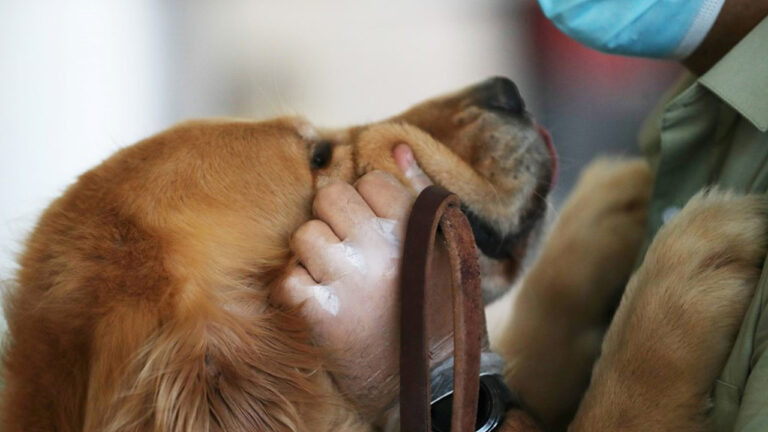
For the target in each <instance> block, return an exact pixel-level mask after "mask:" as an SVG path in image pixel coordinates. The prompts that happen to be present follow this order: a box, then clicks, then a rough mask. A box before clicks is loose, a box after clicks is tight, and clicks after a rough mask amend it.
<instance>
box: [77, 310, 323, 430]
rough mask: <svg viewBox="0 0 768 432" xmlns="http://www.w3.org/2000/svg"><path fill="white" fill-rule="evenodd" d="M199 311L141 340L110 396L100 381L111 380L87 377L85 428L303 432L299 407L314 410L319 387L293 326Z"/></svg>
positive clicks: (264, 317)
mask: <svg viewBox="0 0 768 432" xmlns="http://www.w3.org/2000/svg"><path fill="white" fill-rule="evenodd" d="M205 309H208V310H207V311H206V312H205V313H203V314H189V316H186V317H184V318H181V317H176V318H175V319H174V320H172V321H170V322H168V323H167V324H165V325H163V326H162V327H161V328H160V329H159V330H156V331H155V332H153V333H152V334H150V335H148V337H147V338H146V340H145V341H144V346H143V348H142V349H139V354H138V356H137V357H136V358H134V359H133V360H132V361H131V362H130V365H129V366H128V367H127V369H126V371H125V374H124V376H123V377H122V378H121V379H120V380H119V381H118V382H119V384H118V386H117V388H116V389H115V391H108V389H109V388H110V385H109V383H108V382H101V380H108V379H110V375H111V374H109V373H98V370H94V374H93V375H92V376H91V379H90V382H89V397H88V399H89V402H88V407H87V410H86V413H87V414H86V416H87V418H86V427H85V429H84V430H87V431H97V430H98V431H107V432H112V431H115V432H116V431H170V430H209V431H219V430H221V431H253V430H305V425H304V424H303V421H304V419H305V418H306V416H303V415H302V412H301V411H300V408H301V405H303V404H304V403H307V404H309V403H313V404H317V403H318V398H322V397H323V395H322V393H323V391H324V389H323V386H322V385H319V384H318V376H319V375H320V374H318V373H316V372H317V371H318V370H319V369H320V368H321V365H320V364H319V360H318V359H319V358H320V356H318V355H317V353H313V352H311V351H312V350H313V348H312V347H311V346H310V345H308V344H304V343H303V342H300V341H301V340H303V339H304V337H303V332H302V328H301V327H302V326H301V323H298V322H296V321H295V319H294V318H291V317H289V316H286V315H283V314H281V313H280V312H264V311H262V312H261V313H256V312H254V311H247V313H243V312H246V311H233V310H231V309H230V308H227V309H225V308H218V307H213V306H212V305H210V304H209V305H207V307H206V308H205ZM238 312H239V313H238ZM251 313H253V314H251ZM123 331H125V330H123V328H121V326H120V325H119V323H117V325H116V326H114V327H113V332H112V334H111V335H108V336H109V337H110V338H111V339H112V340H114V341H118V340H120V338H121V337H122V336H121V335H120V334H119V333H121V332H123ZM102 336H107V335H102ZM101 354H102V355H104V353H101ZM97 357H98V353H97ZM112 361H114V360H112ZM96 369H98V365H96ZM100 392H103V393H105V394H99V393H100Z"/></svg>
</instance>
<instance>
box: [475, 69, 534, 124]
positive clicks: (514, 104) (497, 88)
mask: <svg viewBox="0 0 768 432" xmlns="http://www.w3.org/2000/svg"><path fill="white" fill-rule="evenodd" d="M474 93H475V101H476V104H477V105H478V106H480V107H482V108H486V109H490V110H494V111H500V112H503V113H505V114H511V115H520V114H522V113H523V112H524V111H525V103H524V102H523V97H522V96H520V91H519V90H518V89H517V86H516V85H515V83H513V82H512V81H511V80H510V79H508V78H504V77H495V78H491V79H489V80H487V81H485V82H482V83H480V84H479V85H478V86H477V87H476V88H475V89H474Z"/></svg>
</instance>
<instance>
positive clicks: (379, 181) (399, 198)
mask: <svg viewBox="0 0 768 432" xmlns="http://www.w3.org/2000/svg"><path fill="white" fill-rule="evenodd" d="M355 187H356V188H357V190H358V191H359V192H360V195H361V196H362V197H363V199H364V200H365V202H367V203H368V205H369V206H371V208H372V209H373V212H374V213H376V215H377V216H379V217H380V218H385V219H392V220H396V221H398V222H405V221H406V220H407V218H408V214H409V213H410V211H411V206H413V193H412V192H410V191H409V190H408V189H406V187H405V186H403V184H402V183H400V182H399V181H398V180H397V179H396V178H395V177H394V176H392V175H391V174H388V173H385V172H383V171H373V172H370V173H368V174H366V175H364V176H363V177H361V178H360V180H358V181H357V184H356V185H355Z"/></svg>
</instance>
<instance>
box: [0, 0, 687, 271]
mask: <svg viewBox="0 0 768 432" xmlns="http://www.w3.org/2000/svg"><path fill="white" fill-rule="evenodd" d="M679 72H680V70H679V69H678V68H677V66H675V65H673V64H669V63H662V62H652V61H646V60H637V59H628V58H620V57H611V56H607V55H603V54H599V53H597V52H595V51H591V50H589V49H586V48H583V47H581V46H579V45H577V44H576V43H575V42H571V41H570V40H568V39H567V38H566V37H565V36H563V35H562V34H560V33H559V32H558V31H557V30H555V29H554V27H552V25H551V24H549V23H548V22H547V21H546V19H544V18H543V16H542V15H541V12H540V11H539V9H538V6H537V4H536V2H535V1H534V0H506V1H502V0H472V1H469V0H463V1H459V0H422V1H419V2H414V1H409V0H388V1H366V2H361V1H353V0H324V1H318V0H314V1H312V0H281V1H279V2H278V1H268V0H258V1H257V0H220V1H215V2H213V1H207V0H166V1H150V0H91V1H86V0H69V1H67V2H56V1H25V0H2V1H0V185H2V187H1V188H0V281H1V280H5V279H9V278H12V276H13V271H14V269H15V265H14V257H15V255H16V254H18V253H19V252H20V251H21V249H22V243H23V240H24V238H25V236H26V235H27V234H28V233H29V231H30V230H31V229H32V227H33V226H34V223H35V220H36V219H37V217H38V216H39V214H40V212H41V211H42V210H43V209H44V208H45V207H46V205H47V204H48V203H49V202H50V201H51V200H52V199H54V198H55V197H57V196H58V195H60V194H61V192H62V191H63V190H64V189H65V188H66V187H67V185H68V184H70V183H72V182H73V181H74V180H75V178H76V176H77V175H78V174H80V173H82V172H83V171H85V170H87V169H88V168H89V167H92V166H93V165H95V164H97V163H98V162H99V161H101V160H102V159H104V158H105V157H107V156H108V155H110V154H111V153H113V152H114V151H115V150H117V149H119V148H120V147H123V146H126V145H129V144H131V143H133V142H135V141H137V140H139V139H141V138H143V137H146V136H148V135H150V134H153V133H155V132H157V131H159V130H161V129H164V128H166V127H168V126H170V125H172V124H173V123H176V122H178V121H180V120H183V119H187V118H190V117H209V116H238V117H255V118H260V117H268V116H273V115H280V114H291V113H301V114H303V115H305V116H306V117H308V118H309V119H310V120H311V121H313V122H315V123H317V124H320V125H325V126H343V125H347V124H352V123H359V122H367V121H371V120H377V119H380V118H382V117H385V116H389V115H391V114H394V113H396V112H399V111H401V110H403V109H404V108H406V107H407V106H409V105H410V104H412V103H415V102H418V101H420V100H422V99H425V98H428V97H431V96H434V95H437V94H440V93H442V92H446V91H450V90H454V89H457V88H459V87H463V86H466V85H468V84H471V83H474V82H476V81H479V80H482V79H484V78H487V77H490V76H493V75H505V76H508V77H510V78H512V79H513V80H514V81H515V82H516V83H517V84H518V86H519V88H520V89H521V92H522V94H523V96H524V98H525V99H526V102H527V104H528V106H529V107H530V110H531V111H532V112H533V113H535V114H536V115H537V117H538V118H539V119H540V121H541V122H542V123H543V124H544V125H545V126H546V127H547V128H548V129H549V130H550V132H551V133H552V135H553V137H554V140H555V145H556V146H557V148H558V151H559V153H560V158H561V172H560V182H559V184H558V186H557V188H556V190H555V192H554V202H555V205H557V203H559V202H561V200H562V199H563V197H564V196H565V195H566V194H567V191H568V190H569V189H570V187H571V186H572V184H573V181H574V180H575V178H576V176H577V175H578V173H579V170H580V169H581V167H582V166H583V165H584V164H585V163H587V162H588V161H589V160H591V159H592V158H594V157H595V156H596V155H598V154H605V153H609V154H632V153H634V152H636V151H637V150H636V148H635V145H636V144H635V137H636V134H637V131H638V128H639V126H640V124H641V122H642V120H643V119H644V117H645V114H646V112H647V111H648V110H649V109H650V108H651V107H652V106H654V105H655V102H656V100H657V99H658V97H659V96H660V94H661V93H662V91H663V90H664V89H665V87H666V86H667V85H668V84H669V83H670V82H671V81H672V80H673V79H674V78H675V77H676V75H677V74H679Z"/></svg>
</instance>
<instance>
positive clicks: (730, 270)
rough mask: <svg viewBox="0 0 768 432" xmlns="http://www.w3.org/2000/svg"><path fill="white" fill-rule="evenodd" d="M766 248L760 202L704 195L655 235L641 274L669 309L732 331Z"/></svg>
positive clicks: (766, 213) (767, 217)
mask: <svg viewBox="0 0 768 432" xmlns="http://www.w3.org/2000/svg"><path fill="white" fill-rule="evenodd" d="M767 244H768V200H766V198H765V197H762V196H757V195H742V196H739V195H736V194H733V193H729V192H722V191H717V190H711V191H703V192H700V193H699V194H697V195H696V196H694V197H693V198H691V200H690V201H689V202H688V204H686V206H685V207H684V208H683V210H682V211H681V212H680V213H679V214H678V215H677V216H675V217H674V218H672V219H671V220H670V221H669V222H668V223H667V224H666V225H665V226H663V227H662V228H661V229H660V230H659V233H658V234H657V236H656V238H655V240H654V242H653V243H652V244H651V246H650V248H649V250H648V253H647V255H646V258H645V261H644V263H643V266H642V267H641V270H642V271H643V272H644V273H645V275H644V276H646V277H648V278H650V279H652V280H654V281H656V284H662V285H663V286H664V287H665V288H663V287H651V286H649V287H648V289H649V290H652V291H659V292H658V293H657V294H661V295H664V296H665V297H666V298H667V299H668V300H669V301H670V302H671V303H670V304H674V305H679V306H681V307H683V306H684V307H685V312H686V313H693V314H697V315H699V317H700V318H701V319H702V320H705V319H709V318H711V319H716V320H717V321H718V326H719V327H721V328H722V327H723V326H724V325H726V324H728V325H727V327H735V326H737V325H738V324H739V323H740V322H741V318H742V315H743V313H744V310H745V308H746V306H747V303H748V302H749V300H750V299H751V297H752V294H753V291H754V288H755V285H756V283H757V279H758V277H759V276H760V272H761V266H762V263H763V260H764V258H765V252H766V245H767ZM676 287H686V288H685V289H677V288H676ZM732 330H735V329H732Z"/></svg>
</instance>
